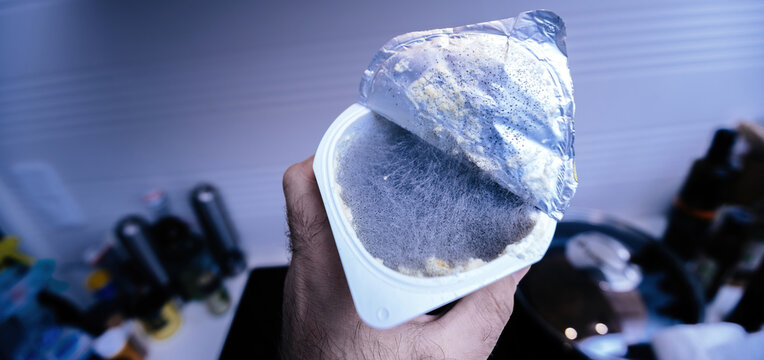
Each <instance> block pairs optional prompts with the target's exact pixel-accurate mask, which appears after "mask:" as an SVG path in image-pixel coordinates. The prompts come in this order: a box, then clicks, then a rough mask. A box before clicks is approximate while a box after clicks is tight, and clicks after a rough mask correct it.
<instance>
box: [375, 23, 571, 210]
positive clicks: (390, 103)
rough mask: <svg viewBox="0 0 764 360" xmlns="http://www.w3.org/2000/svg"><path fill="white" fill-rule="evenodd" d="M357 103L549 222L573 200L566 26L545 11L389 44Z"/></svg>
mask: <svg viewBox="0 0 764 360" xmlns="http://www.w3.org/2000/svg"><path fill="white" fill-rule="evenodd" d="M361 103H362V104H363V105H365V106H367V107H368V108H370V109H371V110H373V111H374V112H376V113H378V114H380V115H382V116H384V117H385V118H387V119H388V120H390V121H392V122H394V123H396V124H398V125H400V126H401V127H403V128H404V129H406V130H408V131H410V132H412V133H414V134H416V135H417V136H419V137H421V138H422V139H423V140H425V141H426V142H428V143H429V144H431V145H433V146H435V147H437V148H438V149H440V150H442V151H444V152H447V153H449V154H452V155H453V156H456V157H458V158H460V159H462V160H464V161H467V162H469V163H472V164H474V165H475V166H477V167H478V168H479V169H481V170H482V171H484V172H486V173H488V174H489V175H490V176H491V177H492V178H493V179H494V180H495V181H496V182H498V183H499V184H500V185H502V186H504V187H505V188H507V189H508V190H509V191H511V192H513V193H514V194H516V195H518V196H520V197H521V198H523V199H524V200H525V201H528V202H529V203H531V204H534V205H535V206H536V207H538V208H539V209H541V210H542V211H544V212H545V213H547V214H548V215H549V216H551V217H552V218H554V219H556V220H560V219H561V218H562V215H563V213H564V212H565V210H566V209H567V208H568V205H569V203H570V200H571V198H572V197H573V194H574V193H575V192H576V187H577V184H578V180H577V175H576V170H575V163H574V156H575V153H574V150H573V138H574V133H575V130H574V126H573V125H574V124H573V116H574V111H575V105H574V102H573V83H572V80H571V77H570V71H569V70H568V64H567V53H566V50H565V25H564V24H563V22H562V19H560V17H559V16H557V15H556V14H554V13H552V12H550V11H545V10H537V11H528V12H523V13H520V14H519V15H518V16H517V17H515V18H509V19H504V20H496V21H490V22H485V23H480V24H474V25H467V26H461V27H455V28H449V29H438V30H430V31H419V32H412V33H408V34H404V35H400V36H398V37H395V38H393V39H392V40H390V41H389V42H388V43H387V44H385V46H383V47H382V49H380V50H379V52H377V54H376V55H375V57H374V59H373V60H372V62H371V64H370V65H369V67H368V69H367V70H366V71H365V72H364V75H363V79H362V81H361Z"/></svg>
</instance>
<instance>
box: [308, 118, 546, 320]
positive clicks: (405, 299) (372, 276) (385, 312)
mask: <svg viewBox="0 0 764 360" xmlns="http://www.w3.org/2000/svg"><path fill="white" fill-rule="evenodd" d="M374 116H375V114H374V113H373V112H372V111H371V110H369V109H368V108H366V107H365V106H363V105H360V104H353V105H351V106H350V107H348V108H347V109H346V110H345V111H344V112H342V114H340V115H339V116H338V117H337V119H335V120H334V122H333V123H332V125H331V126H330V127H329V129H328V130H327V131H326V133H325V134H324V136H323V138H322V139H321V143H320V144H319V146H318V150H317V151H316V156H315V159H314V161H313V170H314V172H315V174H316V180H317V182H318V188H319V190H320V192H321V197H322V199H323V202H324V207H325V208H326V213H327V216H328V218H329V223H330V225H331V229H332V233H333V234H334V241H335V243H336V244H337V251H338V252H339V255H340V260H341V261H342V267H343V269H344V271H345V276H346V278H347V282H348V287H349V288H350V293H351V295H352V297H353V302H354V303H355V308H356V310H357V311H358V315H359V316H360V317H361V319H363V321H364V322H366V323H367V324H368V325H370V326H372V327H375V328H379V329H387V328H391V327H394V326H396V325H399V324H402V323H404V322H406V321H408V320H411V319H413V318H415V317H417V316H419V315H421V314H424V313H427V312H429V311H431V310H433V309H437V308H438V307H440V306H443V305H445V304H448V303H449V302H452V301H454V300H456V299H459V298H461V297H463V296H465V295H467V294H469V293H471V292H473V291H475V290H477V289H479V288H481V287H483V286H486V285H488V284H490V283H492V282H494V281H496V280H499V279H501V278H503V277H505V276H507V275H509V274H512V273H514V272H516V271H518V270H520V269H522V268H524V267H526V266H529V265H531V264H533V263H535V262H537V261H539V260H541V258H542V257H543V255H544V253H545V252H546V249H547V248H548V247H549V244H550V243H551V241H552V236H553V235H554V231H555V228H556V226H557V222H556V221H555V220H554V219H552V218H550V217H549V216H547V215H546V214H543V213H541V212H539V213H538V216H537V219H536V225H535V227H534V228H533V229H532V230H531V232H530V233H529V234H528V235H527V236H526V237H525V238H523V239H522V240H520V242H524V241H532V242H537V246H534V248H537V249H538V248H542V249H543V251H535V252H534V253H533V254H530V256H513V255H511V254H504V255H502V256H499V257H498V258H496V259H494V260H492V261H490V262H488V263H487V264H485V265H482V266H480V267H478V268H475V269H471V270H468V271H465V272H462V273H457V274H452V275H446V276H439V277H415V276H409V275H404V274H402V273H399V272H397V271H395V270H393V269H390V268H388V267H386V266H384V265H382V264H381V263H380V262H379V261H377V260H376V259H374V257H373V256H372V255H371V254H370V253H369V252H368V251H367V250H366V249H365V248H364V246H363V244H362V243H361V242H360V241H359V240H358V237H357V236H356V233H355V230H353V227H352V224H351V223H350V221H348V220H347V217H346V216H345V214H344V212H343V210H342V209H343V206H344V205H343V204H342V200H341V199H340V196H339V194H338V192H337V189H338V187H337V182H336V166H337V161H338V155H339V146H338V145H339V143H340V141H341V140H342V138H343V137H344V136H346V135H350V134H349V133H347V134H346V132H348V128H349V127H350V125H351V124H353V123H355V122H357V121H370V120H371V119H373V118H374ZM542 245H543V247H542Z"/></svg>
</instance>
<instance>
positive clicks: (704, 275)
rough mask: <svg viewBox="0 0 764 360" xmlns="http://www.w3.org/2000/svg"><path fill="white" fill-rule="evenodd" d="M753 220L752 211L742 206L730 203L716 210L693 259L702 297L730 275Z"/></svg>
mask: <svg viewBox="0 0 764 360" xmlns="http://www.w3.org/2000/svg"><path fill="white" fill-rule="evenodd" d="M753 224H754V217H753V215H752V214H751V213H750V212H748V211H746V210H745V209H743V208H739V207H730V208H727V209H725V210H724V211H723V212H722V213H721V214H720V219H719V225H718V226H717V228H716V229H715V230H714V231H713V233H712V236H711V238H710V240H709V241H708V244H707V246H706V247H705V249H704V251H703V253H702V254H701V255H700V256H699V258H698V259H697V261H696V262H695V274H696V275H697V277H698V279H699V280H700V282H701V284H702V285H703V288H704V290H705V295H706V299H708V300H710V299H713V297H714V296H715V295H716V292H717V291H718V290H719V288H720V287H721V286H722V285H723V284H724V283H725V282H726V280H729V279H730V278H731V276H732V274H733V272H734V271H735V270H736V265H737V264H738V262H739V261H740V260H741V258H742V255H743V251H744V247H745V246H746V245H747V243H748V240H749V236H750V230H751V228H752V226H753Z"/></svg>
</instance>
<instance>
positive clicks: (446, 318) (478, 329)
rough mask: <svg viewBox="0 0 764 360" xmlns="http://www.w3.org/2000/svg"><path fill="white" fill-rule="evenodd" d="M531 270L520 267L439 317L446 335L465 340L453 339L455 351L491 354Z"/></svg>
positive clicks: (439, 323) (452, 345) (440, 325)
mask: <svg viewBox="0 0 764 360" xmlns="http://www.w3.org/2000/svg"><path fill="white" fill-rule="evenodd" d="M527 271H528V270H527V268H525V269H523V270H520V271H518V272H516V273H515V274H512V275H509V276H507V277H505V278H503V279H501V280H498V281H496V282H494V283H493V284H490V285H488V286H486V287H484V288H482V289H480V290H477V291H475V292H473V293H472V294H469V295H467V296H465V297H464V298H462V299H461V300H459V302H458V303H456V305H454V307H453V308H452V309H451V310H450V311H449V312H447V313H446V314H444V315H443V316H442V317H441V318H440V319H438V320H437V321H436V323H437V324H438V326H439V327H440V329H441V330H440V332H441V335H442V336H443V337H444V338H448V336H449V335H450V336H453V334H461V335H460V336H461V337H462V339H463V341H459V342H451V343H450V344H449V347H450V350H451V351H454V353H456V354H474V353H478V354H480V353H484V354H485V356H488V354H490V352H491V350H492V349H493V347H494V346H495V345H496V341H497V340H498V339H499V335H501V332H502V331H503V330H504V326H505V325H506V324H507V321H508V320H509V317H510V315H512V309H513V307H514V294H515V291H516V290H517V283H518V281H519V280H520V279H522V277H523V276H525V273H527Z"/></svg>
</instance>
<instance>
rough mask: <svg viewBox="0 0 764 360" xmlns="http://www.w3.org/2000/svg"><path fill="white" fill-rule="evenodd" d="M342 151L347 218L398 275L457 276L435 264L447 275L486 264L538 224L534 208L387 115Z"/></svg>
mask: <svg viewBox="0 0 764 360" xmlns="http://www.w3.org/2000/svg"><path fill="white" fill-rule="evenodd" d="M339 150H340V152H339V154H340V155H339V156H338V158H337V163H336V166H337V169H336V171H337V178H336V179H337V185H338V189H339V192H340V197H341V199H342V201H343V203H344V206H345V214H346V216H348V217H349V218H350V220H351V222H352V226H353V228H354V229H355V232H356V234H357V236H358V238H359V240H360V241H361V243H362V244H363V246H364V247H365V248H366V250H367V251H369V253H371V255H372V256H374V257H375V258H377V259H379V260H381V261H382V262H383V264H384V265H385V266H387V267H390V268H392V269H394V270H398V271H401V272H404V273H408V274H416V275H421V276H435V275H445V274H446V273H453V272H454V271H439V270H437V269H436V270H433V268H432V265H433V260H435V261H436V262H437V263H438V264H441V266H436V267H438V268H440V269H441V270H442V268H443V266H445V267H446V268H448V269H462V270H461V271H463V270H466V269H468V268H471V267H474V266H476V263H477V266H479V264H481V263H482V261H486V262H487V261H490V260H493V259H494V258H496V257H497V256H499V255H500V254H501V253H502V252H503V251H504V250H505V248H506V247H507V245H509V244H511V243H513V242H515V241H518V240H520V239H522V238H524V237H525V236H526V235H527V234H528V233H529V232H530V230H531V229H532V228H533V226H534V225H535V221H534V220H533V219H534V218H533V216H532V214H533V213H534V212H535V211H536V210H535V209H534V207H533V206H532V205H530V204H527V203H524V202H523V201H522V200H521V199H520V198H519V197H517V196H515V195H514V194H512V193H511V192H509V191H508V190H507V189H505V188H503V187H502V186H500V185H498V184H497V183H496V182H495V181H494V180H493V179H492V178H491V177H490V176H488V175H486V174H485V173H484V172H482V171H480V170H479V169H478V168H477V167H475V166H474V165H471V164H468V163H465V162H463V161H460V160H458V159H456V158H454V157H452V156H449V155H448V154H446V153H444V152H442V151H441V150H439V149H437V148H435V147H434V146H432V145H430V144H428V143H426V142H425V141H423V140H421V139H420V138H419V137H417V136H416V135H414V134H412V133H410V132H408V131H406V130H404V129H402V128H401V127H399V126H397V125H395V124H393V123H391V122H389V121H387V120H385V119H383V118H381V117H377V118H375V119H373V120H369V121H359V122H357V123H355V124H353V125H352V126H351V127H350V128H349V129H348V130H347V131H346V133H345V135H343V140H342V141H341V144H340V147H339ZM476 259H480V260H482V261H477V260H476ZM428 263H429V265H428ZM457 271H459V270H457Z"/></svg>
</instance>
